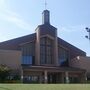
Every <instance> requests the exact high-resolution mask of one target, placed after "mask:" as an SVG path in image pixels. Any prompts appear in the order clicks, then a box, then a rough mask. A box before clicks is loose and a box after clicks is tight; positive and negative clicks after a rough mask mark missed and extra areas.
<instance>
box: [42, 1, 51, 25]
mask: <svg viewBox="0 0 90 90" xmlns="http://www.w3.org/2000/svg"><path fill="white" fill-rule="evenodd" d="M42 24H50V12H49V10H47V2H46V0H45V10H44V11H43V13H42Z"/></svg>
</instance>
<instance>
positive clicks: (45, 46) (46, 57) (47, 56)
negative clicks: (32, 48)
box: [40, 37, 53, 64]
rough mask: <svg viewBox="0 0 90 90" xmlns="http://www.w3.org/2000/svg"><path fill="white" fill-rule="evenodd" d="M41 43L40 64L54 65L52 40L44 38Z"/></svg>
mask: <svg viewBox="0 0 90 90" xmlns="http://www.w3.org/2000/svg"><path fill="white" fill-rule="evenodd" d="M40 41H41V42H40V63H41V64H52V56H53V55H52V40H51V39H49V38H47V37H44V38H41V40H40Z"/></svg>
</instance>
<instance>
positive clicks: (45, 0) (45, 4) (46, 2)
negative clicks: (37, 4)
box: [45, 0, 47, 9]
mask: <svg viewBox="0 0 90 90" xmlns="http://www.w3.org/2000/svg"><path fill="white" fill-rule="evenodd" d="M45 9H47V1H46V0H45Z"/></svg>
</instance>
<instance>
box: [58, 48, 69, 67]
mask: <svg viewBox="0 0 90 90" xmlns="http://www.w3.org/2000/svg"><path fill="white" fill-rule="evenodd" d="M68 59H69V56H68V51H67V50H65V49H64V48H61V47H59V63H60V66H68Z"/></svg>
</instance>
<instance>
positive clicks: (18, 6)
mask: <svg viewBox="0 0 90 90" xmlns="http://www.w3.org/2000/svg"><path fill="white" fill-rule="evenodd" d="M44 3H45V0H0V42H2V41H5V40H9V39H12V38H16V37H20V36H24V35H27V34H31V33H33V32H35V28H36V27H37V26H38V25H40V24H42V11H43V10H44V9H45V5H44ZM47 3H48V5H47V9H48V10H50V14H51V17H50V18H51V24H52V25H53V26H55V27H57V28H58V36H59V37H61V38H62V39H64V40H65V41H67V42H69V43H71V44H72V45H74V46H76V47H78V48H80V49H82V50H83V51H85V52H86V53H87V55H88V56H90V42H89V41H88V39H86V38H85V35H88V33H87V32H86V30H85V27H90V0H47Z"/></svg>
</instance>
